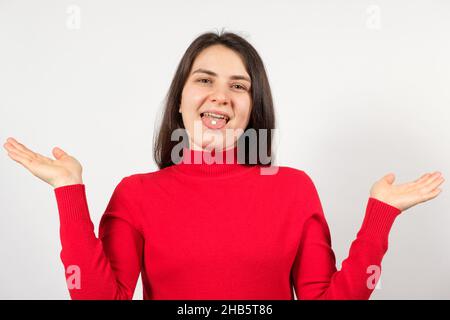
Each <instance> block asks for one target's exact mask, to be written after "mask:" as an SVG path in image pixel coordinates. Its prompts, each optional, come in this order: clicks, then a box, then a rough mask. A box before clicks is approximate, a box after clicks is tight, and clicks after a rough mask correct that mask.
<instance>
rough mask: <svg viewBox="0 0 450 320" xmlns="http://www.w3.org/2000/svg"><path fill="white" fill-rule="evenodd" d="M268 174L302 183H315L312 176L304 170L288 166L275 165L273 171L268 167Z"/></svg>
mask: <svg viewBox="0 0 450 320" xmlns="http://www.w3.org/2000/svg"><path fill="white" fill-rule="evenodd" d="M267 175H268V176H270V175H272V176H274V177H278V178H280V179H283V180H289V181H292V182H293V183H296V184H300V185H308V184H312V183H313V181H312V178H311V176H310V175H309V174H308V173H306V172H305V171H304V170H301V169H297V168H293V167H288V166H274V167H273V169H272V170H271V171H270V170H269V169H267Z"/></svg>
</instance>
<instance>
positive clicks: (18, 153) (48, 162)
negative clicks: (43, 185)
mask: <svg viewBox="0 0 450 320" xmlns="http://www.w3.org/2000/svg"><path fill="white" fill-rule="evenodd" d="M6 141H7V142H6V143H5V144H4V145H3V147H4V148H5V149H6V150H7V151H8V156H10V157H11V158H12V159H13V160H14V161H16V162H18V163H20V164H21V165H23V166H24V167H25V168H26V169H28V170H29V171H30V172H31V173H32V174H33V175H35V176H36V177H38V178H39V179H41V180H43V181H45V182H47V183H48V184H50V185H52V186H53V188H57V187H61V186H65V185H69V184H78V183H83V180H82V177H81V175H82V171H83V168H82V167H81V164H80V163H79V162H78V160H77V159H75V158H74V157H72V156H70V155H68V154H67V153H66V152H64V151H63V150H61V149H60V148H58V147H55V148H53V150H52V153H53V156H54V157H55V159H56V160H53V159H50V158H47V157H45V156H43V155H41V154H39V153H36V152H33V151H31V150H30V149H28V148H27V147H25V146H24V145H23V144H21V143H19V142H17V141H16V140H15V139H14V138H8V139H6Z"/></svg>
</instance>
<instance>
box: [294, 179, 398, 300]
mask: <svg viewBox="0 0 450 320" xmlns="http://www.w3.org/2000/svg"><path fill="white" fill-rule="evenodd" d="M307 183H308V184H309V187H308V189H309V190H310V192H309V199H308V200H307V201H306V203H307V205H306V217H307V218H306V219H305V223H304V225H303V230H302V235H301V240H300V243H299V247H298V251H297V256H296V258H295V261H294V264H293V268H292V274H291V275H292V279H293V284H294V288H295V292H296V294H297V297H298V299H307V300H313V299H330V300H331V299H340V300H344V299H349V300H367V299H369V297H370V295H371V294H372V292H373V290H374V289H375V285H376V282H377V280H378V279H379V275H380V273H381V261H382V258H383V256H384V254H385V253H386V251H387V249H388V236H389V231H390V229H391V227H392V224H393V222H394V220H395V218H396V217H397V216H398V215H399V214H400V212H401V211H400V210H399V209H398V208H395V207H393V206H391V205H389V204H387V203H384V202H382V201H379V200H377V199H375V198H372V197H369V199H368V202H367V207H366V213H365V217H364V220H363V223H362V226H361V228H360V230H359V232H358V233H357V236H356V239H355V240H354V241H353V242H352V244H351V247H350V251H349V255H348V257H347V258H346V259H345V260H344V261H343V262H342V268H341V270H339V271H338V270H337V269H336V258H335V255H334V252H333V250H332V248H331V236H330V230H329V228H328V224H327V221H326V219H325V215H324V213H323V209H322V205H321V202H320V199H319V195H318V193H317V190H316V188H315V186H314V184H313V182H312V180H311V179H310V178H309V176H307Z"/></svg>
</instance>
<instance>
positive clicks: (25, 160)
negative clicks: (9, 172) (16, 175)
mask: <svg viewBox="0 0 450 320" xmlns="http://www.w3.org/2000/svg"><path fill="white" fill-rule="evenodd" d="M8 156H10V157H11V159H13V160H14V161H16V162H18V163H20V164H21V165H22V166H24V167H25V168H27V169H29V166H30V163H31V160H30V159H28V158H26V157H25V156H23V155H22V154H18V153H17V152H15V151H8Z"/></svg>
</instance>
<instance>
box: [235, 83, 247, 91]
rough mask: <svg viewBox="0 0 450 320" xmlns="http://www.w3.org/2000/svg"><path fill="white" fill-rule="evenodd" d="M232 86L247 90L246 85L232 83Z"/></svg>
mask: <svg viewBox="0 0 450 320" xmlns="http://www.w3.org/2000/svg"><path fill="white" fill-rule="evenodd" d="M234 86H238V87H239V88H240V89H241V90H247V88H246V87H244V86H242V85H240V84H234Z"/></svg>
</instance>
